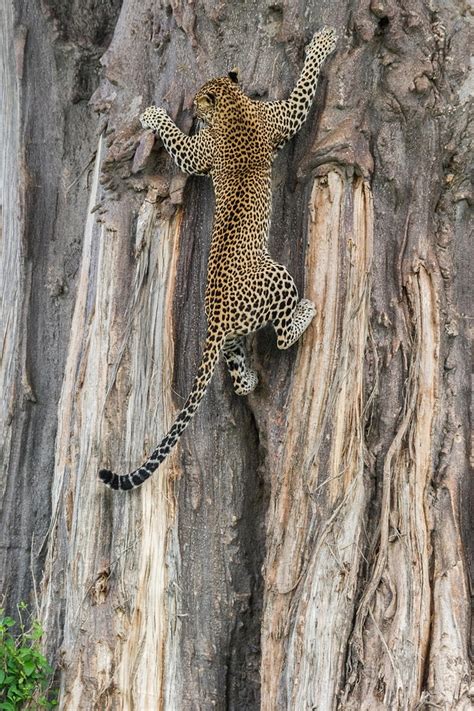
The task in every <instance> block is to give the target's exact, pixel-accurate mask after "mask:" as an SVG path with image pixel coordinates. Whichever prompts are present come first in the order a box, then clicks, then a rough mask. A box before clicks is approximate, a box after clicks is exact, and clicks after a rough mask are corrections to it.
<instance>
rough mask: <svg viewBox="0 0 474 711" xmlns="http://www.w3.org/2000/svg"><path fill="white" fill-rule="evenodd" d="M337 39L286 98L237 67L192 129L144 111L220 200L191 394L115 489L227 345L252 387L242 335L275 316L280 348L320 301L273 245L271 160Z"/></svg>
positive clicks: (164, 445) (236, 378)
mask: <svg viewBox="0 0 474 711" xmlns="http://www.w3.org/2000/svg"><path fill="white" fill-rule="evenodd" d="M335 45H336V34H335V32H334V30H333V29H331V28H323V29H322V30H321V31H320V32H318V33H316V34H315V35H314V37H313V39H312V40H311V42H310V43H309V45H308V47H307V48H306V56H305V61H304V65H303V69H302V71H301V74H300V77H299V79H298V81H297V83H296V86H295V88H294V89H293V91H292V92H291V95H290V97H289V98H288V99H286V100H283V101H268V102H267V101H254V100H252V99H250V98H249V97H247V96H246V95H245V94H244V93H243V92H242V90H241V89H240V87H239V85H238V82H237V76H236V74H235V72H229V76H227V77H220V78H218V79H213V80H211V81H209V82H207V84H205V85H204V86H203V87H202V88H201V89H200V90H199V91H198V93H197V95H196V97H195V100H194V107H195V112H196V114H197V117H198V118H199V119H201V120H202V121H204V124H205V128H203V129H202V130H201V131H199V132H198V133H197V134H196V135H193V136H187V135H185V134H184V133H182V132H181V131H180V130H179V128H178V127H177V126H176V125H175V124H174V123H173V121H172V120H171V119H170V118H169V116H168V115H167V113H166V112H165V111H164V109H162V108H157V107H155V106H151V107H150V108H148V109H146V110H145V112H144V113H143V114H142V115H141V116H140V121H141V123H142V126H143V127H144V128H148V129H152V131H153V132H154V133H155V134H158V135H159V136H160V138H161V140H162V141H163V144H164V147H165V148H166V150H167V151H168V153H169V154H170V155H171V156H172V157H173V159H174V160H175V162H176V163H177V165H178V166H179V168H181V170H183V171H184V172H186V173H189V174H196V175H210V176H211V178H212V182H213V186H214V192H215V197H216V207H215V215H214V224H213V229H212V239H211V249H210V255H209V263H208V277H207V287H206V297H205V311H206V316H207V322H208V331H207V338H206V341H205V345H204V352H203V355H202V360H201V364H200V365H199V369H198V372H197V375H196V378H195V381H194V384H193V387H192V389H191V393H190V395H189V397H188V399H187V400H186V402H185V404H184V407H183V409H182V410H181V412H180V413H179V414H178V416H177V418H176V420H175V422H174V424H173V426H172V427H171V429H170V430H169V432H168V434H167V435H166V436H165V437H164V438H163V439H162V441H161V442H160V443H159V445H158V446H157V448H156V449H155V450H154V452H152V454H151V456H150V457H149V459H148V460H147V461H146V462H145V463H144V464H143V465H142V466H141V467H139V469H136V470H135V471H133V472H131V473H130V474H125V475H121V476H118V475H117V474H114V473H113V472H111V471H109V470H107V469H102V470H101V471H100V472H99V477H100V479H101V480H102V481H103V482H104V483H105V484H107V485H108V486H110V487H111V488H112V489H132V488H133V487H136V486H139V485H140V484H142V483H143V482H144V481H146V479H148V478H149V477H150V476H151V474H152V473H153V472H154V471H155V470H156V469H157V467H158V466H159V464H160V463H161V462H162V461H163V460H164V459H165V458H166V457H167V456H168V454H169V453H170V451H171V449H172V448H173V447H174V446H175V444H176V443H177V442H178V440H179V438H180V437H181V435H182V433H183V432H184V430H185V428H186V427H187V425H188V424H189V421H190V420H191V418H192V416H193V415H194V413H195V412H196V410H197V408H198V405H199V402H200V401H201V399H202V397H203V396H204V393H205V391H206V388H207V386H208V384H209V381H210V379H211V376H212V373H213V371H214V368H215V366H216V363H217V360H218V358H219V355H220V353H221V352H222V353H223V355H224V359H225V362H226V364H227V367H228V369H229V373H230V376H231V379H232V383H233V386H234V389H235V392H236V393H237V394H239V395H247V394H248V393H250V392H252V390H253V389H254V388H255V387H256V385H257V383H258V378H257V374H256V373H255V372H254V371H253V370H251V368H250V367H249V365H248V362H247V357H246V353H245V347H244V339H245V336H246V335H247V334H249V333H252V332H253V331H256V330H257V329H259V328H261V327H262V326H263V325H264V324H266V323H268V322H271V323H272V324H273V327H274V329H275V331H276V336H277V346H278V348H289V347H290V346H291V345H293V343H295V341H297V340H298V338H299V337H300V336H301V335H302V333H304V331H305V330H306V329H307V327H308V326H309V324H310V323H311V320H312V318H313V316H314V314H315V307H314V305H313V304H312V303H311V302H310V301H308V300H306V299H301V300H299V298H298V292H297V289H296V286H295V283H294V281H293V279H292V277H291V276H290V274H289V272H288V271H287V269H286V268H285V267H284V266H282V265H281V264H278V263H277V262H275V261H274V260H273V259H272V258H271V256H270V254H269V252H268V250H267V239H268V233H269V227H270V212H271V166H272V161H273V158H274V157H275V154H276V152H277V150H278V149H279V148H281V146H283V145H284V144H285V143H286V142H287V141H288V140H289V139H290V138H291V137H292V136H294V134H295V133H296V132H297V131H298V130H299V129H300V128H301V126H302V124H303V122H304V121H305V119H306V117H307V115H308V112H309V109H310V106H311V103H312V101H313V99H314V96H315V94H316V86H317V79H318V75H319V70H320V67H321V65H322V63H323V61H324V59H325V58H326V57H327V56H328V55H329V54H330V53H331V52H332V51H333V49H334V48H335Z"/></svg>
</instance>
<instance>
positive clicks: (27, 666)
mask: <svg viewBox="0 0 474 711" xmlns="http://www.w3.org/2000/svg"><path fill="white" fill-rule="evenodd" d="M23 669H24V670H25V674H26V676H31V675H32V674H33V672H34V670H35V669H36V664H35V663H34V662H32V661H28V660H26V661H25V662H24V663H23Z"/></svg>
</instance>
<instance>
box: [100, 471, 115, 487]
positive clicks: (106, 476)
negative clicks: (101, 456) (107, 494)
mask: <svg viewBox="0 0 474 711" xmlns="http://www.w3.org/2000/svg"><path fill="white" fill-rule="evenodd" d="M99 479H100V480H101V481H103V482H104V484H106V485H107V486H110V488H111V489H118V488H119V487H118V476H117V475H116V474H114V473H113V472H111V471H110V469H101V470H100V472H99Z"/></svg>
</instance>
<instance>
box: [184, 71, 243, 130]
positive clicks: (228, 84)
mask: <svg viewBox="0 0 474 711" xmlns="http://www.w3.org/2000/svg"><path fill="white" fill-rule="evenodd" d="M237 82H238V74H237V71H236V70H234V69H232V70H231V71H230V72H229V75H228V76H226V77H219V78H218V79H211V81H208V82H207V83H206V84H204V86H203V87H201V89H199V91H198V93H197V94H196V96H195V98H194V108H195V111H196V116H197V117H198V118H200V119H201V120H203V121H205V122H206V123H207V124H208V125H210V126H212V124H213V123H214V122H215V119H216V117H217V116H218V115H219V114H220V113H221V112H225V111H226V110H228V109H229V108H230V107H231V105H232V104H236V103H237V102H239V100H240V99H241V97H242V96H243V94H242V92H241V90H240V89H239V87H238V85H237Z"/></svg>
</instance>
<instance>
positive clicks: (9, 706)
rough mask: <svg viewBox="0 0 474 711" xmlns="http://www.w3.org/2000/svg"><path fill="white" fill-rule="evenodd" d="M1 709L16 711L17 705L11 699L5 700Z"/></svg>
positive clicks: (0, 705)
mask: <svg viewBox="0 0 474 711" xmlns="http://www.w3.org/2000/svg"><path fill="white" fill-rule="evenodd" d="M0 709H2V711H15V706H14V705H13V704H12V703H10V701H3V703H1V704H0Z"/></svg>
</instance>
